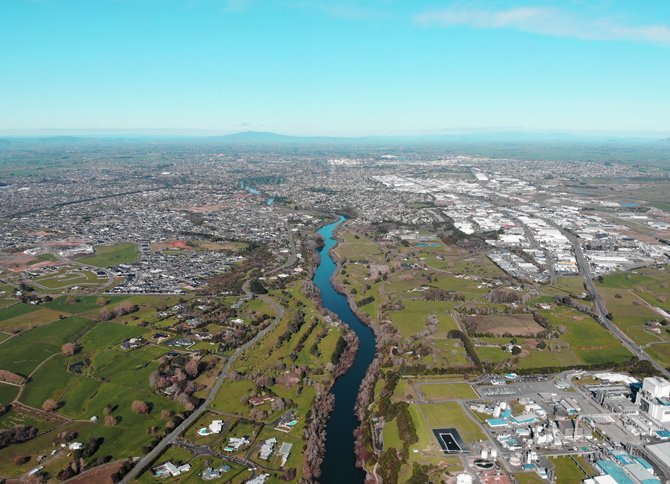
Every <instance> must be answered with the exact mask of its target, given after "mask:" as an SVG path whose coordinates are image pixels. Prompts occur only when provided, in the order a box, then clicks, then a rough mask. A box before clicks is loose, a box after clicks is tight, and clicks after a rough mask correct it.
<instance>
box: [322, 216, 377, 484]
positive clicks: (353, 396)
mask: <svg viewBox="0 0 670 484" xmlns="http://www.w3.org/2000/svg"><path fill="white" fill-rule="evenodd" d="M345 220H346V218H345V217H340V219H339V220H338V221H337V222H335V223H332V224H329V225H326V226H324V227H322V228H321V229H320V230H319V234H321V236H322V237H323V239H324V246H323V248H322V249H321V250H320V251H319V253H320V256H321V260H320V263H319V266H318V267H317V269H316V270H315V272H314V277H313V281H314V283H315V284H316V286H317V287H318V288H319V291H320V294H321V298H322V302H323V307H324V308H325V309H328V310H330V311H332V312H333V313H335V314H336V315H337V316H338V318H339V319H340V320H341V321H342V322H343V323H345V324H346V325H347V326H348V327H349V328H350V329H351V330H353V331H354V333H355V334H356V335H357V336H358V339H359V341H360V346H359V349H358V351H357V352H356V355H355V358H354V361H353V364H352V365H351V367H350V369H349V370H348V371H347V372H346V373H344V374H343V375H342V376H341V377H340V378H338V379H337V380H336V381H335V383H334V385H333V387H332V394H333V396H334V398H335V404H334V407H333V411H332V413H331V415H330V418H329V419H328V423H327V425H326V445H325V452H326V453H325V458H324V461H323V464H322V466H321V476H322V479H321V482H322V483H325V484H327V483H331V482H332V483H336V482H338V483H339V482H343V481H344V482H352V483H363V482H364V481H365V478H366V473H365V472H364V471H362V470H361V469H359V468H357V467H356V460H357V459H356V455H355V441H354V432H355V431H356V429H358V427H359V422H358V419H357V418H356V414H355V411H354V408H355V406H356V401H357V398H358V394H359V388H360V385H361V383H362V382H363V379H364V378H365V376H366V374H367V371H368V367H369V366H370V364H371V363H372V362H373V360H374V357H375V354H376V348H375V338H374V333H373V332H372V329H371V328H370V327H369V326H367V325H366V324H365V323H364V322H363V321H362V320H361V319H360V318H358V317H357V316H356V314H355V313H354V308H352V307H351V304H350V301H349V298H348V297H346V295H343V294H341V293H340V292H339V291H338V290H336V288H335V287H334V285H333V276H334V274H336V271H337V270H338V265H337V263H336V262H335V260H334V259H333V255H334V253H333V252H332V249H333V247H335V246H336V245H337V243H338V241H337V239H336V238H335V237H334V236H333V233H334V231H335V229H336V228H337V227H339V226H340V225H341V224H342V223H343V222H344V221H345Z"/></svg>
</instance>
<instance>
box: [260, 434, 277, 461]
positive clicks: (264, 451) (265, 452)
mask: <svg viewBox="0 0 670 484" xmlns="http://www.w3.org/2000/svg"><path fill="white" fill-rule="evenodd" d="M276 444H277V439H275V438H274V437H271V438H269V439H267V440H266V441H265V442H263V444H262V445H261V449H260V451H259V452H258V457H259V458H261V459H263V460H268V459H269V458H270V456H271V455H272V452H273V451H274V448H275V445H276Z"/></svg>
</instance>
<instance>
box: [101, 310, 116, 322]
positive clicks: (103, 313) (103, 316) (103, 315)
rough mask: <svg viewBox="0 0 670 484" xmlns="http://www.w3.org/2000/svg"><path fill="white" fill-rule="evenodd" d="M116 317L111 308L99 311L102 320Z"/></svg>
mask: <svg viewBox="0 0 670 484" xmlns="http://www.w3.org/2000/svg"><path fill="white" fill-rule="evenodd" d="M113 317H114V313H112V312H111V311H110V310H109V309H103V310H101V311H100V312H99V313H98V318H99V319H100V321H109V320H110V319H112V318H113Z"/></svg>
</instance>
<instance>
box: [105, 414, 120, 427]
mask: <svg viewBox="0 0 670 484" xmlns="http://www.w3.org/2000/svg"><path fill="white" fill-rule="evenodd" d="M117 423H118V421H117V420H116V417H115V416H114V415H111V414H110V415H105V425H106V426H107V427H114V426H115V425H116V424H117Z"/></svg>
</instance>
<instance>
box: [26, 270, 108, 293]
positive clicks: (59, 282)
mask: <svg viewBox="0 0 670 484" xmlns="http://www.w3.org/2000/svg"><path fill="white" fill-rule="evenodd" d="M106 281H107V278H104V279H99V278H98V276H97V275H96V274H95V273H94V272H92V271H87V270H80V269H69V270H60V271H57V272H55V273H51V274H46V275H44V276H41V277H38V278H37V279H35V280H34V282H35V283H36V284H38V285H40V286H43V287H46V288H47V289H52V290H64V289H69V288H71V287H72V286H96V285H99V284H101V283H102V282H106Z"/></svg>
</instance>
